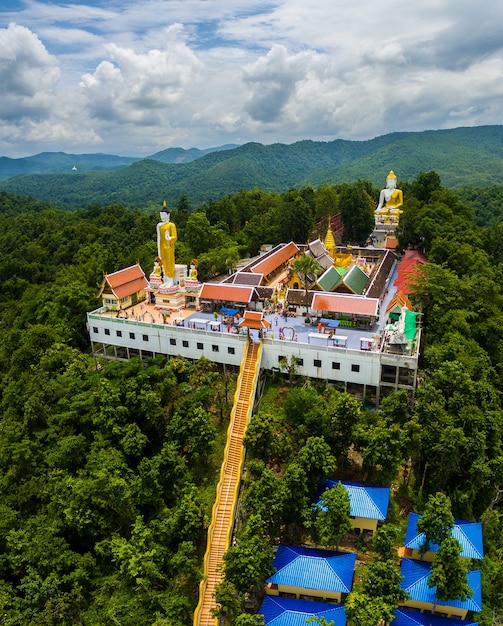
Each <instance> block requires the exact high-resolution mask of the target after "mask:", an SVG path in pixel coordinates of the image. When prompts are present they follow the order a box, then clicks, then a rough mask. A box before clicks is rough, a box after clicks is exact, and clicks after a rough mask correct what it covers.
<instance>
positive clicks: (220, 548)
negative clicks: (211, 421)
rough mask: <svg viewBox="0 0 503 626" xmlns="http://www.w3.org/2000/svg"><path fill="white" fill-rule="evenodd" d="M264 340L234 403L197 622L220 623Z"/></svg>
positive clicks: (197, 625) (245, 365) (244, 369)
mask: <svg viewBox="0 0 503 626" xmlns="http://www.w3.org/2000/svg"><path fill="white" fill-rule="evenodd" d="M261 349H262V345H261V344H253V343H249V344H248V346H247V349H246V353H245V356H244V357H243V361H242V363H241V369H240V373H239V377H238V383H237V389H236V394H235V396H234V406H233V407H232V412H231V419H230V424H229V429H228V431H227V443H226V446H225V452H224V460H223V463H222V467H221V469H220V481H219V483H218V487H217V495H216V500H215V504H214V505H213V512H212V519H211V524H210V527H209V529H208V541H207V545H206V553H205V555H204V578H203V580H202V582H201V584H200V587H199V603H198V605H197V607H196V610H195V613H194V626H216V625H217V624H218V620H216V619H215V618H214V617H212V615H211V609H212V608H215V607H216V602H215V598H214V597H213V595H214V593H215V589H216V587H217V585H218V584H219V583H220V581H221V579H222V572H221V568H222V561H223V556H224V553H225V551H226V550H227V548H228V547H229V543H230V539H231V532H232V524H233V520H234V512H235V508H236V502H237V497H238V492H239V482H240V480H241V472H242V469H243V459H244V449H243V438H244V435H245V431H246V426H247V424H248V422H249V420H250V417H251V412H252V409H253V399H254V396H255V385H256V382H257V378H258V370H259V363H260V352H261Z"/></svg>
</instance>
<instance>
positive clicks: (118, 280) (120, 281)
mask: <svg viewBox="0 0 503 626" xmlns="http://www.w3.org/2000/svg"><path fill="white" fill-rule="evenodd" d="M137 278H145V274H144V273H143V270H142V269H141V267H140V266H139V265H131V267H126V268H125V269H123V270H119V271H118V272H113V273H112V274H107V280H108V284H109V285H110V287H112V289H115V287H119V286H120V285H125V284H126V283H129V282H131V281H133V280H136V279H137ZM145 280H146V279H145Z"/></svg>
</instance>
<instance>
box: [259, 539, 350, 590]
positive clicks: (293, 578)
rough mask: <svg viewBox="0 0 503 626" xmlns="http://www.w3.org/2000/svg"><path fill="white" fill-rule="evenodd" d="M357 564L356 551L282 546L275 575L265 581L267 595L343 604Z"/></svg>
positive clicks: (277, 556)
mask: <svg viewBox="0 0 503 626" xmlns="http://www.w3.org/2000/svg"><path fill="white" fill-rule="evenodd" d="M355 562H356V554H355V553H354V552H335V551H334V550H321V549H317V548H304V547H301V546H287V545H283V544H282V545H280V546H279V547H278V551H277V552H276V556H275V558H274V561H273V563H272V565H273V567H274V568H275V569H276V573H275V574H273V575H272V576H271V577H270V578H268V579H267V581H266V583H267V586H266V593H267V594H268V595H275V596H279V595H281V594H282V593H285V594H295V597H296V598H300V597H305V596H308V597H312V598H321V599H323V600H333V601H335V602H342V599H343V597H345V596H346V595H347V594H348V593H349V592H350V591H351V588H352V586H353V574H354V569H355Z"/></svg>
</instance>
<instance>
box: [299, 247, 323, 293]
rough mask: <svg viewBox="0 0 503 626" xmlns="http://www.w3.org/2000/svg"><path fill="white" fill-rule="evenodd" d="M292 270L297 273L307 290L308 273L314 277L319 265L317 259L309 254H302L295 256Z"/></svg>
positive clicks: (319, 267) (318, 270) (319, 268)
mask: <svg viewBox="0 0 503 626" xmlns="http://www.w3.org/2000/svg"><path fill="white" fill-rule="evenodd" d="M292 269H293V271H294V272H295V273H296V274H298V276H299V278H300V279H301V281H302V283H303V284H304V289H305V290H306V294H307V290H308V288H309V283H308V279H309V275H310V274H311V275H313V276H314V277H316V276H317V275H318V273H319V272H320V270H321V265H320V264H319V263H318V261H317V260H316V259H315V258H314V257H312V256H310V255H309V254H303V255H302V256H299V257H297V258H296V259H295V260H294V262H293V265H292Z"/></svg>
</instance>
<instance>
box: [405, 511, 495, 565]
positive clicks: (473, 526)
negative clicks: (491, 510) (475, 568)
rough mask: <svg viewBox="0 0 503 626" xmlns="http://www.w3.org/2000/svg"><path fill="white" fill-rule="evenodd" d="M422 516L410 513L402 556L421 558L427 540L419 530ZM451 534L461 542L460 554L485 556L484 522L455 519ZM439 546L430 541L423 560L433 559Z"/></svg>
mask: <svg viewBox="0 0 503 626" xmlns="http://www.w3.org/2000/svg"><path fill="white" fill-rule="evenodd" d="M420 517H421V516H420V515H418V514H417V513H410V514H409V519H408V523H407V532H406V533H405V545H404V548H403V549H402V550H401V554H402V556H406V557H409V558H412V559H421V553H420V549H421V546H422V545H423V544H424V542H425V536H424V533H418V531H417V521H418V520H419V518H420ZM451 534H452V536H453V537H454V538H455V539H457V540H458V541H459V543H460V544H461V554H460V556H463V557H466V558H468V559H483V558H484V546H483V541H482V524H481V523H480V522H466V521H464V520H455V521H454V527H453V529H452V533H451ZM438 548H439V546H438V545H437V544H436V543H430V549H429V551H428V552H425V554H424V556H423V558H422V560H423V561H433V560H434V558H435V552H436V551H437V550H438Z"/></svg>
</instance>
